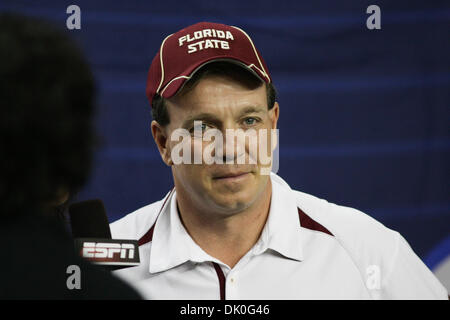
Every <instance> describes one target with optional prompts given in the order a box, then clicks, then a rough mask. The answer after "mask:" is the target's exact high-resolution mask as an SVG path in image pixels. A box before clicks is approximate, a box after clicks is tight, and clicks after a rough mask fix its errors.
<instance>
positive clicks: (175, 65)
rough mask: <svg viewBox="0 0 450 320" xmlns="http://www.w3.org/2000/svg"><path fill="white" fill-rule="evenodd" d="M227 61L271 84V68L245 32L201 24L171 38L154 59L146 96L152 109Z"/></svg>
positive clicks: (179, 32)
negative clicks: (195, 76) (212, 64)
mask: <svg viewBox="0 0 450 320" xmlns="http://www.w3.org/2000/svg"><path fill="white" fill-rule="evenodd" d="M217 60H225V61H230V62H233V63H236V64H239V65H241V66H242V67H244V68H246V69H247V70H248V71H250V72H252V73H253V74H255V75H256V76H258V77H259V78H260V79H261V80H263V81H265V82H267V83H269V82H270V81H271V78H270V75H269V73H268V70H267V66H266V64H265V62H264V60H263V58H262V57H261V55H260V54H259V52H258V50H257V49H256V47H255V45H254V44H253V41H252V39H250V37H249V36H248V35H247V33H245V32H244V31H243V30H242V29H239V28H238V27H233V26H227V25H224V24H220V23H211V22H199V23H196V24H194V25H192V26H189V27H187V28H184V29H182V30H180V31H178V32H176V33H174V34H171V35H169V36H167V37H166V38H165V39H164V41H163V42H162V44H161V47H160V49H159V52H158V53H157V54H156V56H155V57H154V58H153V61H152V64H151V66H150V70H149V72H148V78H147V87H146V94H147V97H148V100H149V102H150V105H151V104H152V101H153V98H154V96H155V95H156V94H158V95H160V96H162V97H163V98H170V97H172V96H174V95H175V94H176V93H177V92H178V90H179V89H180V88H181V87H182V86H183V85H184V83H185V82H186V81H187V80H189V79H190V78H191V77H192V75H193V74H194V73H195V72H196V71H197V70H198V69H200V68H201V67H202V66H204V65H205V64H207V63H209V62H212V61H217Z"/></svg>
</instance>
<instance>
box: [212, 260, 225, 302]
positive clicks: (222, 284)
mask: <svg viewBox="0 0 450 320" xmlns="http://www.w3.org/2000/svg"><path fill="white" fill-rule="evenodd" d="M212 264H213V266H214V269H216V273H217V277H218V278H219V288H220V300H225V276H224V274H223V271H222V268H220V266H219V265H218V264H217V263H215V262H213V263H212Z"/></svg>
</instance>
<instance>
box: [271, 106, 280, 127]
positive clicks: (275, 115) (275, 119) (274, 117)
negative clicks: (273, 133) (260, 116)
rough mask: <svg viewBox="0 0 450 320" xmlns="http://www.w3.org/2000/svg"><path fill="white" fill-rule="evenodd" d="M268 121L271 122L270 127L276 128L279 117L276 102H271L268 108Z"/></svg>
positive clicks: (278, 107)
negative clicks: (270, 107)
mask: <svg viewBox="0 0 450 320" xmlns="http://www.w3.org/2000/svg"><path fill="white" fill-rule="evenodd" d="M269 116H270V121H271V124H272V129H276V128H277V122H278V118H279V117H280V106H279V105H278V102H275V103H274V104H273V108H272V109H270V110H269Z"/></svg>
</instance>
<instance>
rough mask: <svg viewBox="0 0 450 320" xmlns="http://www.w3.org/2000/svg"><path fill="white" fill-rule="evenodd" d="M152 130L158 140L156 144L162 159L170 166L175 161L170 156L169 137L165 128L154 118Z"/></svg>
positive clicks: (154, 137)
mask: <svg viewBox="0 0 450 320" xmlns="http://www.w3.org/2000/svg"><path fill="white" fill-rule="evenodd" d="M151 130H152V135H153V139H154V140H155V142H156V146H157V147H158V150H159V154H160V155H161V158H162V160H163V161H164V163H165V164H166V165H168V166H171V165H173V161H172V158H171V156H170V148H169V139H168V136H167V132H166V130H165V128H164V127H162V126H161V125H160V124H159V123H158V122H156V121H155V120H153V121H152V123H151Z"/></svg>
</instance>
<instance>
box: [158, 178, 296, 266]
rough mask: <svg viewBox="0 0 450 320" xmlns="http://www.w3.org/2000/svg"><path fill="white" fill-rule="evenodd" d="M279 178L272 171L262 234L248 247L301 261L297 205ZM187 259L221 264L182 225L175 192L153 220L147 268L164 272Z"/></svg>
mask: <svg viewBox="0 0 450 320" xmlns="http://www.w3.org/2000/svg"><path fill="white" fill-rule="evenodd" d="M274 177H276V178H277V179H274ZM278 180H281V178H279V177H278V176H276V175H274V174H271V182H272V198H271V204H270V210H269V215H268V218H267V222H266V224H265V226H264V228H263V231H262V233H261V237H260V238H259V240H258V241H257V243H256V244H255V246H254V247H253V248H252V249H251V250H253V254H255V255H258V254H262V253H263V252H265V251H266V250H267V249H272V250H275V251H277V252H278V253H280V254H281V255H283V256H284V257H286V258H290V259H294V260H298V261H300V260H303V252H302V247H301V238H300V221H299V216H298V210H297V204H296V201H295V198H294V197H293V194H292V190H291V189H290V188H289V186H287V184H286V183H284V184H283V183H280V182H279V181H278ZM281 181H283V180H281ZM283 182H284V181H283ZM186 261H192V262H197V263H200V262H205V261H212V262H216V263H220V261H219V260H217V259H216V258H214V257H212V256H210V255H209V254H207V253H206V252H205V251H204V250H203V249H202V248H200V246H198V245H197V244H196V243H195V242H194V240H193V239H192V238H191V236H190V235H189V234H188V232H187V231H186V229H185V228H184V226H183V224H182V222H181V220H180V216H179V214H178V209H177V202H176V191H174V192H172V195H171V196H170V199H169V200H168V201H167V204H166V205H165V207H164V208H162V210H161V213H160V215H159V217H158V218H157V220H156V223H155V229H154V233H153V240H152V246H151V252H150V266H149V271H150V273H156V272H161V271H165V270H168V269H171V268H173V267H175V266H177V265H180V264H182V263H184V262H186Z"/></svg>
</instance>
